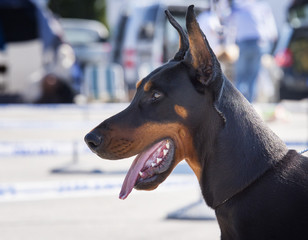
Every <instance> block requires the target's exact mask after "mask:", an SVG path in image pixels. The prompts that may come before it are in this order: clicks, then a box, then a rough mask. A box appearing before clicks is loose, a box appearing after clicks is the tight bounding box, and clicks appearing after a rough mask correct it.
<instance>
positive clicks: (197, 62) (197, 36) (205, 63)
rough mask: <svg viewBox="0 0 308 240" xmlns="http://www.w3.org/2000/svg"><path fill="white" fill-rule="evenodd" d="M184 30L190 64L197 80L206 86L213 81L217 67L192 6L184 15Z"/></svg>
mask: <svg viewBox="0 0 308 240" xmlns="http://www.w3.org/2000/svg"><path fill="white" fill-rule="evenodd" d="M186 28H187V31H188V39H189V47H190V55H191V59H190V60H189V61H190V64H191V65H192V67H193V68H194V69H195V71H196V74H197V79H198V80H199V81H200V82H201V84H203V85H205V86H208V85H209V84H210V82H211V80H212V79H213V73H214V71H215V68H216V67H217V66H218V65H219V63H218V61H217V59H216V56H215V54H214V53H213V51H212V49H211V47H210V45H209V43H208V41H207V39H206V37H205V35H204V34H203V32H202V31H201V29H200V27H199V24H198V22H197V20H196V16H195V13H194V5H191V6H189V7H188V10H187V13H186Z"/></svg>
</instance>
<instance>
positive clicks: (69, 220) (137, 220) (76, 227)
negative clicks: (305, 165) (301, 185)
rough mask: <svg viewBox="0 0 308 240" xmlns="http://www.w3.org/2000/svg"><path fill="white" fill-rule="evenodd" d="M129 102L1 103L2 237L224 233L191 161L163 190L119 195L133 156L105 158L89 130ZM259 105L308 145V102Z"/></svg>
mask: <svg viewBox="0 0 308 240" xmlns="http://www.w3.org/2000/svg"><path fill="white" fill-rule="evenodd" d="M126 106H127V104H95V105H85V106H76V105H52V106H33V105H14V106H12V105H3V106H0V166H1V167H0V239H1V240H13V239H14V240H15V239H16V240H17V239H18V240H20V239H23V240H28V239H29V240H30V239H31V240H42V239H44V240H49V239H50V240H51V239H52V240H54V239H57V240H62V239H63V240H70V239H74V240H81V239H91V240H92V239H93V240H95V239H115V240H117V239H148V240H151V239H161V240H163V239H194V240H197V239H208V240H214V239H215V240H218V239H219V228H218V224H217V222H216V220H215V218H214V217H213V216H214V215H213V211H212V210H210V209H208V208H207V207H206V206H205V204H204V203H203V202H201V203H200V196H201V194H200V190H199V186H198V182H197V179H196V177H195V176H194V175H193V174H192V172H191V170H190V169H189V168H188V167H187V165H186V164H180V165H179V167H177V168H176V170H175V172H174V173H172V175H171V176H170V177H169V178H168V179H167V180H166V182H165V183H163V184H162V185H161V186H160V187H159V188H158V189H157V190H155V191H151V192H145V191H141V192H139V191H135V190H133V192H132V193H131V195H129V197H128V198H127V199H126V200H124V201H123V200H119V199H118V194H119V192H120V187H121V184H122V181H123V180H124V177H125V173H126V171H127V170H128V168H129V166H130V163H131V161H132V159H126V160H122V161H104V160H101V159H99V158H98V157H97V156H95V155H94V154H92V153H91V152H90V151H89V150H88V149H87V147H86V146H85V144H84V142H83V137H84V135H85V134H86V133H87V132H88V131H89V130H91V129H92V128H93V127H95V126H96V125H97V124H99V123H100V122H101V121H103V120H104V119H105V118H107V117H109V116H111V115H113V114H114V113H116V112H118V111H120V110H122V109H124V108H125V107H126ZM256 109H257V111H258V112H259V113H260V114H261V115H262V117H263V118H264V119H265V120H267V123H268V125H269V127H270V128H272V129H273V130H274V132H276V134H277V135H279V136H280V137H281V138H282V139H283V140H284V141H285V142H287V144H288V145H289V146H290V148H295V149H296V150H299V151H300V150H303V149H304V148H307V147H308V146H307V142H308V114H307V113H308V102H307V101H301V102H290V101H288V102H283V103H281V104H279V105H268V104H263V105H260V104H258V105H256ZM306 156H307V154H306ZM196 206H197V207H196ZM168 216H169V218H168ZM170 216H172V218H173V219H170ZM174 216H179V217H180V218H182V220H179V219H174ZM200 216H201V217H200ZM199 217H200V218H201V219H207V220H196V218H197V219H198V218H199Z"/></svg>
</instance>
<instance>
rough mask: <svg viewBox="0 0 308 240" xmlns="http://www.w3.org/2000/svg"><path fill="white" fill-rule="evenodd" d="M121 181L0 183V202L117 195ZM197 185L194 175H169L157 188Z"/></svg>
mask: <svg viewBox="0 0 308 240" xmlns="http://www.w3.org/2000/svg"><path fill="white" fill-rule="evenodd" d="M123 178H124V177H123ZM122 181H123V179H122V178H121V177H119V178H108V179H91V180H78V181H66V182H63V181H58V182H55V181H54V182H32V183H31V182H23V183H8V184H0V202H6V201H21V200H35V199H50V198H61V197H76V196H78V197H79V196H101V195H117V194H118V193H119V191H120V189H121V186H122ZM197 187H198V182H197V180H196V178H195V177H194V176H186V177H184V176H181V177H178V176H170V177H169V178H168V179H167V180H166V181H165V182H164V183H163V184H161V186H160V188H159V189H160V190H168V191H170V190H183V188H197Z"/></svg>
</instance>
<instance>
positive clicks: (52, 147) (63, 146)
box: [0, 141, 308, 157]
mask: <svg viewBox="0 0 308 240" xmlns="http://www.w3.org/2000/svg"><path fill="white" fill-rule="evenodd" d="M286 144H287V146H288V147H296V148H297V149H298V150H303V149H305V148H307V146H308V142H305V141H294V142H293V141H287V142H286ZM74 147H76V149H74ZM73 151H77V152H78V154H89V153H91V151H90V150H89V148H88V147H87V146H86V144H85V143H84V141H76V142H64V141H63V142H61V141H60V142H59V141H55V142H52V141H46V142H44V141H28V142H0V157H1V156H2V157H9V156H36V155H39V156H46V155H62V154H66V155H67V154H72V153H73Z"/></svg>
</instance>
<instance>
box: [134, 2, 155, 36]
mask: <svg viewBox="0 0 308 240" xmlns="http://www.w3.org/2000/svg"><path fill="white" fill-rule="evenodd" d="M158 9H159V6H158V5H154V6H151V7H148V8H147V9H146V11H144V15H143V20H142V25H141V27H140V30H139V34H138V39H139V40H151V39H153V37H154V31H155V21H156V19H157V13H158Z"/></svg>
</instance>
